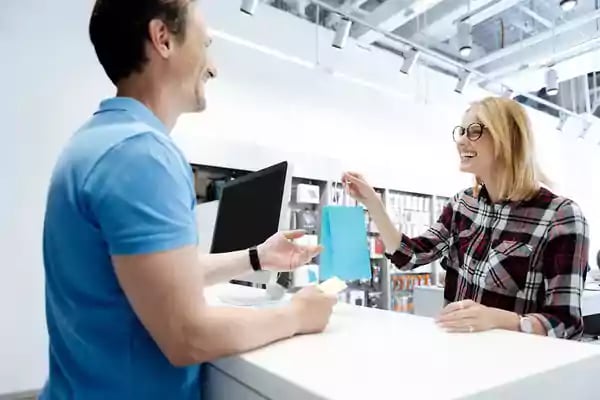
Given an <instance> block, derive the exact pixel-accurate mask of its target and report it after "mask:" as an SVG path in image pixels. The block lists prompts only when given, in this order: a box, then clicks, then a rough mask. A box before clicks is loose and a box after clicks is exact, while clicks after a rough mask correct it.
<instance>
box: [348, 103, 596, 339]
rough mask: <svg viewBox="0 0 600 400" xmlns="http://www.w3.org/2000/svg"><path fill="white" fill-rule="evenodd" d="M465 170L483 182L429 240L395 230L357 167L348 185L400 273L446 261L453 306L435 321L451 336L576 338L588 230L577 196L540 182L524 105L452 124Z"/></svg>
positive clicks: (463, 196) (492, 108)
mask: <svg viewBox="0 0 600 400" xmlns="http://www.w3.org/2000/svg"><path fill="white" fill-rule="evenodd" d="M452 134H453V138H454V141H455V142H456V148H457V151H458V155H459V157H460V170H461V171H463V172H468V173H471V174H473V175H474V177H475V185H474V187H473V188H469V189H467V190H464V191H462V192H460V193H458V194H457V195H456V196H454V198H453V199H452V200H450V201H449V202H448V204H447V205H446V206H445V208H444V210H443V212H442V215H441V217H440V218H439V220H438V221H437V222H436V223H435V224H434V225H433V226H432V227H431V228H430V229H428V230H427V231H426V232H425V233H424V234H423V235H422V236H420V237H416V238H409V237H407V236H406V235H403V234H402V233H401V232H399V231H398V230H397V228H396V227H395V226H394V224H393V223H392V221H391V220H390V218H389V216H388V215H387V213H386V211H385V207H384V205H383V204H382V202H381V201H380V200H379V199H378V197H377V196H376V194H375V191H374V190H373V189H372V187H371V186H370V185H369V184H368V183H367V182H366V181H365V179H364V178H363V177H362V176H361V175H359V174H356V173H345V174H344V176H343V181H344V182H345V183H346V185H347V188H348V191H349V193H350V195H351V196H352V197H354V198H355V199H356V200H358V201H360V202H361V203H363V204H364V205H365V206H366V207H367V208H368V209H369V212H370V214H371V216H372V218H373V219H374V221H375V223H376V224H377V227H378V228H379V231H380V233H381V237H382V239H383V241H384V243H385V246H386V251H387V252H388V257H389V258H390V259H391V261H392V262H393V263H394V264H395V265H396V266H397V267H398V268H401V269H411V268H415V267H417V266H420V265H425V264H429V263H431V262H433V261H435V260H437V259H439V258H443V259H442V266H443V267H444V269H445V270H446V278H445V289H444V297H445V299H446V301H447V302H448V303H449V304H448V305H447V306H446V307H445V308H444V309H443V311H442V313H441V315H440V316H439V317H438V319H437V322H438V324H439V325H440V326H442V327H443V328H445V329H447V330H449V331H452V332H476V331H484V330H489V329H507V330H513V331H521V332H526V333H533V334H538V335H548V336H553V337H559V338H569V339H574V338H578V337H580V336H581V334H582V331H583V322H582V321H583V320H582V315H581V308H580V300H581V294H582V290H583V273H584V270H585V268H586V265H587V262H588V246H589V238H588V226H587V222H586V220H585V218H584V216H583V214H582V213H581V210H580V209H579V207H578V206H577V204H575V203H574V202H573V201H571V200H569V199H566V198H563V197H560V196H557V195H555V194H554V193H552V192H551V191H550V190H548V189H547V188H545V187H542V185H541V182H543V181H545V178H544V177H543V175H542V174H541V173H540V171H539V169H538V168H537V164H536V161H535V157H534V145H533V136H532V133H531V129H530V125H529V120H528V117H527V114H526V112H525V110H524V108H523V107H522V106H521V105H520V104H519V103H517V102H515V101H512V100H510V99H506V98H486V99H484V100H482V101H479V102H477V103H474V104H473V105H472V106H471V107H470V108H469V109H468V110H467V112H466V113H465V115H464V118H463V121H462V125H460V126H457V127H456V128H454V130H453V133H452Z"/></svg>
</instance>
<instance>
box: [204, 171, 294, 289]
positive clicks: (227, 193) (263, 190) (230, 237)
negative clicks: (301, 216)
mask: <svg viewBox="0 0 600 400" xmlns="http://www.w3.org/2000/svg"><path fill="white" fill-rule="evenodd" d="M291 186H292V175H291V169H290V168H289V165H288V163H287V162H282V163H279V164H276V165H273V166H271V167H268V168H265V169H262V170H260V171H257V172H252V173H249V174H247V175H244V176H242V177H240V178H237V179H235V180H233V181H231V182H229V183H227V184H226V185H225V186H224V187H223V192H222V194H221V199H220V201H219V206H218V211H217V217H216V220H215V228H214V232H213V238H212V242H211V247H210V251H211V253H226V252H230V251H236V250H244V249H247V248H249V247H252V246H255V245H258V244H260V243H262V242H264V241H265V240H267V239H268V238H269V237H271V236H272V235H273V234H275V233H276V232H278V231H281V230H287V229H289V225H290V215H289V201H290V197H291ZM276 278H277V277H276V274H270V273H268V272H266V271H261V272H257V273H251V274H248V275H245V276H243V277H239V278H236V279H238V280H241V281H247V282H252V283H258V284H267V283H272V282H274V281H275V280H276Z"/></svg>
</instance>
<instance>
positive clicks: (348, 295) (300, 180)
mask: <svg viewBox="0 0 600 400" xmlns="http://www.w3.org/2000/svg"><path fill="white" fill-rule="evenodd" d="M192 169H193V171H194V177H195V186H196V198H197V200H198V202H199V203H201V202H204V201H210V200H214V198H213V197H214V196H215V195H216V196H217V197H218V187H219V186H220V185H222V184H223V183H224V182H227V181H228V180H230V179H235V178H237V177H240V176H243V175H245V174H247V173H248V172H250V171H243V170H232V169H229V168H220V167H216V166H206V165H197V164H194V165H192ZM215 182H216V183H215ZM298 185H312V186H313V187H316V188H318V194H319V199H318V202H316V201H314V202H313V201H311V202H299V201H297V189H298ZM375 190H376V191H377V193H379V195H380V196H381V199H382V201H383V203H384V204H385V206H386V209H387V211H388V214H389V215H390V217H391V218H392V221H394V223H395V224H397V226H398V227H399V228H401V229H402V232H404V233H405V234H406V235H407V236H417V235H420V234H422V233H423V232H424V231H425V230H426V229H427V228H428V227H429V226H430V225H431V224H432V223H433V222H434V221H436V220H437V218H438V217H439V215H440V214H441V211H442V209H443V207H444V205H445V204H446V202H447V201H448V198H447V197H440V196H433V195H428V194H421V193H410V192H404V191H401V190H396V189H393V188H376V189H375ZM332 200H334V203H335V204H339V205H346V206H359V204H357V203H356V202H355V201H354V200H353V199H351V198H350V197H349V196H345V195H344V193H343V187H342V185H341V184H340V182H336V181H322V180H316V179H310V178H307V177H293V178H292V198H291V199H290V211H291V212H290V214H291V220H290V229H297V228H302V229H305V230H306V231H307V233H308V234H309V235H314V236H317V237H318V235H319V233H320V228H321V227H320V225H321V212H322V208H323V207H324V206H326V205H330V204H332ZM363 208H364V207H363ZM365 224H366V227H367V240H368V244H369V249H370V255H371V272H372V274H371V279H367V280H361V281H352V282H347V284H348V289H347V290H346V292H345V293H343V294H342V295H341V296H340V299H341V300H342V301H346V302H352V303H356V302H358V303H359V304H361V305H365V306H368V307H376V308H382V309H386V310H396V311H400V312H412V291H413V288H414V287H415V286H416V285H434V284H437V277H438V271H439V264H438V263H434V264H432V265H426V266H423V267H420V268H418V269H415V270H412V271H400V270H398V269H397V268H396V267H394V266H393V265H392V264H391V262H390V261H389V260H388V259H387V258H386V257H385V256H384V251H385V246H384V244H383V241H382V240H381V239H380V237H379V232H378V231H377V227H376V226H375V224H374V223H373V221H372V219H371V217H370V215H369V213H368V210H366V209H365ZM317 240H318V239H317ZM319 241H320V240H319ZM318 262H319V260H318V258H317V259H315V260H314V263H315V264H317V265H318ZM290 281H292V282H294V279H290ZM303 282H304V280H303Z"/></svg>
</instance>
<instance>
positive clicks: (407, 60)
mask: <svg viewBox="0 0 600 400" xmlns="http://www.w3.org/2000/svg"><path fill="white" fill-rule="evenodd" d="M418 58H419V52H418V51H417V50H416V49H413V48H411V49H409V50H407V51H405V52H404V61H402V66H401V67H400V72H402V73H403V74H405V75H408V74H409V73H410V70H411V69H412V67H413V65H415V63H416V62H417V59H418Z"/></svg>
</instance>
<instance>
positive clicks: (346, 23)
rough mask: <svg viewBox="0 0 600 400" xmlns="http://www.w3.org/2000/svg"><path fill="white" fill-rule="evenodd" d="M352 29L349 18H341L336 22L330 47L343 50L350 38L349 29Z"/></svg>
mask: <svg viewBox="0 0 600 400" xmlns="http://www.w3.org/2000/svg"><path fill="white" fill-rule="evenodd" d="M351 28H352V21H351V20H350V19H349V18H346V17H343V18H342V20H341V21H340V22H338V24H337V26H336V28H335V36H334V37H333V43H331V46H332V47H334V48H336V49H343V48H344V46H345V45H346V42H347V41H348V37H349V36H350V29H351Z"/></svg>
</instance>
